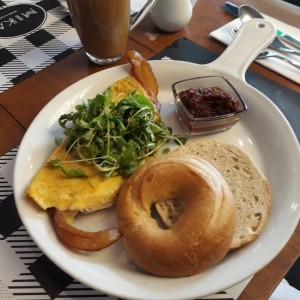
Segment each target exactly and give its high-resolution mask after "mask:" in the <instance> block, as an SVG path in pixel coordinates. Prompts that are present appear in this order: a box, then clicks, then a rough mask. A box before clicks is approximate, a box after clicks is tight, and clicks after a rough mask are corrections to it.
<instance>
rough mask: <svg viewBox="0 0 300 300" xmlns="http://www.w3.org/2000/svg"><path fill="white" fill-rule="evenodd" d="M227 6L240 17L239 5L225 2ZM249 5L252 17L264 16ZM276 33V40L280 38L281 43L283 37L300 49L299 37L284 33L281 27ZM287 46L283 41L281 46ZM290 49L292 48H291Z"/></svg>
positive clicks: (233, 13) (234, 14)
mask: <svg viewBox="0 0 300 300" xmlns="http://www.w3.org/2000/svg"><path fill="white" fill-rule="evenodd" d="M224 5H225V8H226V9H227V10H228V11H229V12H230V13H231V14H232V15H233V16H235V17H240V15H239V9H240V8H239V6H237V5H235V4H233V3H231V2H225V4H224ZM242 6H245V5H242ZM246 6H247V7H248V9H247V10H248V14H249V16H250V13H251V16H252V18H260V19H261V18H262V19H263V18H264V17H263V16H262V14H261V13H260V12H259V11H258V10H257V9H255V8H254V7H252V6H249V5H246ZM276 33H277V37H276V38H275V40H279V42H280V43H281V41H280V39H282V40H283V41H285V42H288V43H289V44H291V45H293V46H295V47H296V48H299V49H300V40H299V39H297V38H296V37H293V36H291V35H289V34H287V33H284V32H283V31H282V30H280V29H277V30H276ZM282 46H283V47H286V46H285V45H284V44H283V43H281V47H282ZM289 49H290V48H289Z"/></svg>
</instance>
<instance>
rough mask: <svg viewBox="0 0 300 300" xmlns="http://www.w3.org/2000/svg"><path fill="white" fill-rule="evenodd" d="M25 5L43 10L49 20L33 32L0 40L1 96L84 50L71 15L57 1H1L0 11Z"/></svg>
mask: <svg viewBox="0 0 300 300" xmlns="http://www.w3.org/2000/svg"><path fill="white" fill-rule="evenodd" d="M24 3H29V4H34V5H37V6H40V7H41V8H43V9H44V10H45V11H46V14H47V15H46V20H45V22H44V24H43V25H42V26H41V27H39V28H38V29H36V30H34V31H33V32H30V33H27V34H24V35H22V36H19V37H13V38H0V92H3V91H5V90H6V89H8V88H9V87H11V86H13V85H15V84H17V83H18V82H20V81H22V80H24V79H25V78H27V77H29V76H31V75H33V74H35V73H37V72H38V71H40V70H42V69H43V68H45V67H47V66H49V65H51V64H52V63H55V62H57V61H58V60H60V59H62V58H63V57H65V56H67V55H69V54H71V53H73V52H74V51H76V50H78V49H79V48H81V47H82V45H81V43H80V40H79V38H78V35H77V33H76V30H75V29H74V28H73V27H72V22H71V18H70V15H69V13H68V12H67V11H66V10H65V9H64V7H62V6H61V5H60V3H59V1H57V0H30V1H26V2H25V1H24V0H1V1H0V9H3V8H5V7H7V6H8V5H16V4H24Z"/></svg>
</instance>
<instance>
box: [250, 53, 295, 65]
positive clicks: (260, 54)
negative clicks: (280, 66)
mask: <svg viewBox="0 0 300 300" xmlns="http://www.w3.org/2000/svg"><path fill="white" fill-rule="evenodd" d="M268 57H274V58H278V59H281V60H283V61H285V62H287V63H289V64H291V65H292V66H294V67H296V68H297V69H300V64H298V63H296V62H295V61H293V60H292V59H289V58H287V57H286V56H283V55H280V54H277V53H275V52H272V51H269V50H264V51H262V52H261V53H259V54H258V56H257V57H256V58H257V59H263V58H268Z"/></svg>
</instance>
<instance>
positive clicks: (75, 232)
mask: <svg viewBox="0 0 300 300" xmlns="http://www.w3.org/2000/svg"><path fill="white" fill-rule="evenodd" d="M52 218H53V224H54V228H55V231H56V234H57V236H58V237H59V238H60V240H61V241H62V242H63V243H64V244H65V245H67V246H69V247H71V248H73V249H76V250H83V251H98V250H102V249H104V248H106V247H108V246H110V245H112V244H113V243H115V242H116V241H118V240H119V239H120V238H121V236H122V235H121V233H120V231H119V230H118V229H117V228H115V227H111V228H109V229H106V230H100V231H96V232H91V231H83V230H80V229H78V228H76V227H74V226H72V225H70V224H69V223H67V222H66V220H65V218H64V215H63V212H62V211H59V210H57V209H55V211H54V212H53V215H52Z"/></svg>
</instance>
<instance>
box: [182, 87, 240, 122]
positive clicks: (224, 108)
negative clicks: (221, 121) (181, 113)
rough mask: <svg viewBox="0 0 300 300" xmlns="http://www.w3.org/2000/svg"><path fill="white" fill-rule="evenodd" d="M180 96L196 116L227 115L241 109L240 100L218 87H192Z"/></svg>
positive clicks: (186, 106) (190, 111)
mask: <svg viewBox="0 0 300 300" xmlns="http://www.w3.org/2000/svg"><path fill="white" fill-rule="evenodd" d="M178 96H179V98H180V100H181V102H182V103H183V105H184V106H185V108H186V109H187V110H188V112H189V113H190V114H192V115H193V116H194V117H195V118H205V117H214V116H221V115H226V114H229V113H233V112H236V111H238V110H239V104H238V102H237V101H236V100H235V99H234V98H233V97H232V96H231V95H230V94H229V93H227V92H225V91H223V90H221V89H219V88H216V87H210V88H190V89H187V90H184V91H181V92H179V93H178Z"/></svg>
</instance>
